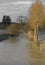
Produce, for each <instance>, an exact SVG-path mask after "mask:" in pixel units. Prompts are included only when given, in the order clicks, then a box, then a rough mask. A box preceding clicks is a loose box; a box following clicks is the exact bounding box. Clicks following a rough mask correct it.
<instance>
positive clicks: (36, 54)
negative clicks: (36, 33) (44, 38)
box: [27, 41, 45, 65]
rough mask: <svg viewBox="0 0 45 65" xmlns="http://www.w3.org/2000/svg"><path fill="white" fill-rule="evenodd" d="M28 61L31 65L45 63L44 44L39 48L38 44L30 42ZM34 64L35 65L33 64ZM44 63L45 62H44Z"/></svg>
mask: <svg viewBox="0 0 45 65" xmlns="http://www.w3.org/2000/svg"><path fill="white" fill-rule="evenodd" d="M27 47H28V61H29V64H30V65H42V61H44V59H45V58H44V57H45V56H44V55H43V54H44V52H43V51H44V49H43V44H40V46H39V47H38V46H37V44H35V43H32V42H31V41H28V43H27ZM33 62H34V63H33ZM43 63H44V62H43Z"/></svg>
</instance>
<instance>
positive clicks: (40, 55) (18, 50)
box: [0, 34, 45, 65]
mask: <svg viewBox="0 0 45 65" xmlns="http://www.w3.org/2000/svg"><path fill="white" fill-rule="evenodd" d="M43 37H44V38H45V34H42V35H41V34H40V35H39V39H42V38H43ZM41 42H42V43H43V44H42V46H41V47H40V49H41V51H40V49H38V52H37V48H35V49H34V48H31V42H30V40H28V39H27V38H26V37H25V36H24V35H20V36H18V37H14V38H11V37H10V38H8V39H7V40H4V41H2V42H0V65H45V40H44V41H41Z"/></svg>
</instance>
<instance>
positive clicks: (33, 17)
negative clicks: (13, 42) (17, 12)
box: [28, 0, 44, 42]
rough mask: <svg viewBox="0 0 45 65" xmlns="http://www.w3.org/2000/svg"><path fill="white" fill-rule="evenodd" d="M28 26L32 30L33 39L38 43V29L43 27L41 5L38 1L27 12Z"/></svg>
mask: <svg viewBox="0 0 45 65" xmlns="http://www.w3.org/2000/svg"><path fill="white" fill-rule="evenodd" d="M28 26H29V27H30V28H31V29H33V30H34V37H35V38H36V41H37V42H38V27H41V28H42V27H43V26H44V13H43V5H42V3H40V2H39V1H38V0H36V2H35V3H34V4H33V5H32V7H31V9H30V10H29V17H28Z"/></svg>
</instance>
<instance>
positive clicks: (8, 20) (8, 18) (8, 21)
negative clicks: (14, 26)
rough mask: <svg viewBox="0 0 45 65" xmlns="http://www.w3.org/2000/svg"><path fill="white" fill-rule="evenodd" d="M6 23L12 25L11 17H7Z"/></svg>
mask: <svg viewBox="0 0 45 65" xmlns="http://www.w3.org/2000/svg"><path fill="white" fill-rule="evenodd" d="M6 23H7V24H8V25H9V24H11V18H10V16H7V17H6Z"/></svg>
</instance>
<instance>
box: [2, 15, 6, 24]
mask: <svg viewBox="0 0 45 65" xmlns="http://www.w3.org/2000/svg"><path fill="white" fill-rule="evenodd" d="M2 23H3V24H6V15H4V16H3V19H2Z"/></svg>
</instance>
